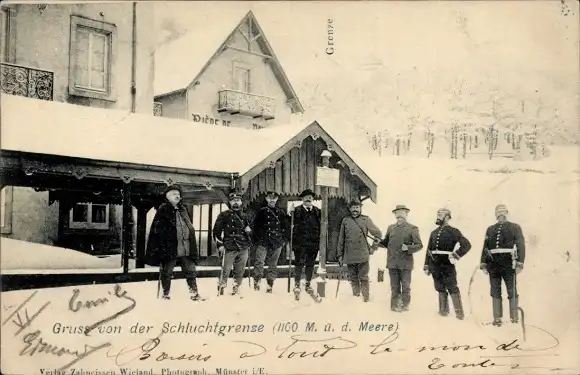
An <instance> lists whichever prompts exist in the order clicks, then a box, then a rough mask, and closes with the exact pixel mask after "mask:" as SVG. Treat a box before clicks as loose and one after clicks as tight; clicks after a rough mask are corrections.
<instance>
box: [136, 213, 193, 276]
mask: <svg viewBox="0 0 580 375" xmlns="http://www.w3.org/2000/svg"><path fill="white" fill-rule="evenodd" d="M178 211H179V212H180V214H181V215H182V217H183V218H184V219H185V221H186V224H187V226H188V228H189V255H188V257H189V258H190V259H191V260H192V261H193V262H197V260H198V257H199V253H198V249H197V241H196V240H195V230H194V228H193V224H192V223H191V219H190V216H189V213H188V212H187V209H186V208H185V206H183V205H179V206H178V208H177V209H176V208H174V207H173V206H172V205H171V204H170V203H169V202H164V203H162V204H161V205H160V206H159V208H158V209H157V212H156V213H155V217H154V218H153V223H152V224H151V230H150V231H149V240H148V241H147V250H146V263H147V264H149V265H151V266H158V265H160V264H161V263H163V262H166V261H168V260H171V259H175V258H177V229H176V220H177V217H176V213H177V212H178Z"/></svg>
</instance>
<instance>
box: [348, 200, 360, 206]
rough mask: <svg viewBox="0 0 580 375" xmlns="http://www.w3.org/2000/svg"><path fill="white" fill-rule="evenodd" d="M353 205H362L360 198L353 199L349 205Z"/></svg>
mask: <svg viewBox="0 0 580 375" xmlns="http://www.w3.org/2000/svg"><path fill="white" fill-rule="evenodd" d="M352 206H362V203H361V201H360V200H358V199H353V200H351V201H350V202H349V203H348V207H349V208H350V207H352Z"/></svg>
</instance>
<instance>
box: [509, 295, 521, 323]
mask: <svg viewBox="0 0 580 375" xmlns="http://www.w3.org/2000/svg"><path fill="white" fill-rule="evenodd" d="M509 302H510V320H511V321H512V323H517V322H518V320H519V319H518V318H519V317H518V315H519V311H518V297H513V298H510V299H509Z"/></svg>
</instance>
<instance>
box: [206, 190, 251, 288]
mask: <svg viewBox="0 0 580 375" xmlns="http://www.w3.org/2000/svg"><path fill="white" fill-rule="evenodd" d="M229 201H230V209H229V210H227V211H223V212H221V213H220V214H219V215H218V217H217V219H216V222H215V224H214V227H213V237H214V239H215V241H216V243H217V245H218V252H219V255H220V258H221V257H225V258H224V260H223V265H224V266H223V268H222V271H221V279H220V284H219V286H218V288H219V291H220V294H223V291H224V289H225V287H226V286H227V283H228V277H229V275H230V272H231V271H232V268H233V269H234V286H233V289H232V294H233V295H235V294H237V293H238V290H239V287H240V285H241V284H242V279H243V278H244V269H245V268H246V263H247V261H248V254H249V251H250V246H251V244H252V241H251V237H250V236H251V233H252V229H251V228H250V222H249V220H248V217H247V215H246V213H245V212H244V211H243V210H242V195H241V194H239V193H238V192H235V191H234V192H231V193H230V194H229Z"/></svg>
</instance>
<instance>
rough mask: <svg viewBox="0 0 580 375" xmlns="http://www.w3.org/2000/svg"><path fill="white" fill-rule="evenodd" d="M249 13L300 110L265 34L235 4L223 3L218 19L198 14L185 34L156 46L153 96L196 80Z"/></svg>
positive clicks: (285, 86) (170, 91)
mask: <svg viewBox="0 0 580 375" xmlns="http://www.w3.org/2000/svg"><path fill="white" fill-rule="evenodd" d="M248 17H251V18H252V22H253V23H254V24H255V26H256V27H257V28H258V29H259V30H260V33H261V34H262V39H263V40H264V41H265V46H264V48H265V49H266V50H267V53H268V54H269V55H270V56H273V59H272V64H271V65H270V66H271V67H272V68H273V69H274V70H275V73H278V74H277V76H278V80H279V82H280V85H281V86H282V88H283V89H284V91H285V92H286V94H287V95H288V96H289V98H288V99H295V100H296V103H297V105H298V107H299V108H300V109H301V111H303V110H304V109H303V107H302V105H301V103H300V101H299V100H298V97H297V95H296V92H295V91H294V88H293V87H292V85H291V84H290V81H289V80H288V77H287V76H286V73H285V72H284V70H283V69H282V65H281V64H280V62H279V60H278V58H277V57H276V55H275V54H274V51H273V50H272V47H271V46H270V44H269V42H268V41H267V40H266V35H265V33H264V32H263V30H262V28H261V27H260V25H259V24H258V22H257V20H256V17H255V15H254V13H253V12H252V11H249V12H247V13H245V14H244V13H243V12H242V11H241V10H239V9H235V8H234V7H232V8H231V9H230V8H229V7H224V8H223V12H222V13H221V14H220V19H219V21H216V20H215V19H213V18H212V17H204V16H203V15H202V14H200V15H199V17H197V19H196V21H195V23H193V24H191V25H190V27H189V31H188V32H187V33H186V34H184V35H182V36H181V37H179V38H177V39H175V40H173V41H171V42H169V43H167V44H164V45H162V46H160V47H158V48H157V49H156V51H155V79H154V84H153V88H154V91H155V96H156V97H157V96H162V95H167V94H170V93H173V92H177V91H180V90H184V89H187V88H188V87H189V86H190V85H191V84H192V83H193V82H196V81H197V80H198V78H199V76H200V75H201V74H202V73H203V72H204V71H205V69H206V68H207V67H208V66H209V64H210V63H211V62H212V61H213V59H214V57H215V56H217V54H219V53H220V52H221V51H222V49H223V47H224V46H225V44H226V42H227V41H228V40H229V38H230V36H232V35H233V34H234V32H235V31H236V30H237V29H238V27H239V26H240V25H241V24H242V23H243V22H244V21H245V20H246V19H247V18H248Z"/></svg>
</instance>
